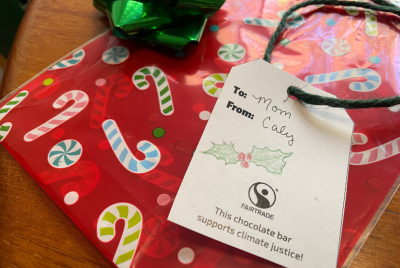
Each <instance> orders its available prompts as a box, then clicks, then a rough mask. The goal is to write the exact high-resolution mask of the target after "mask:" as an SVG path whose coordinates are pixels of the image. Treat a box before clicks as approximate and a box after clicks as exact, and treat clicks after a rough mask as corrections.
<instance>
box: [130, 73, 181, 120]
mask: <svg viewBox="0 0 400 268" xmlns="http://www.w3.org/2000/svg"><path fill="white" fill-rule="evenodd" d="M146 75H151V76H152V77H153V78H154V81H155V82H156V85H157V92H158V103H159V105H160V111H161V113H162V114H163V115H166V116H168V115H171V114H173V113H174V104H173V102H172V95H171V90H170V88H169V84H168V80H167V78H166V77H165V74H164V73H163V72H162V71H161V70H160V69H158V68H156V67H145V68H142V69H140V70H138V71H136V72H135V73H134V74H133V77H132V80H133V83H134V84H135V86H136V87H137V88H139V89H140V90H145V89H148V88H149V83H148V82H147V81H146V79H145V77H146Z"/></svg>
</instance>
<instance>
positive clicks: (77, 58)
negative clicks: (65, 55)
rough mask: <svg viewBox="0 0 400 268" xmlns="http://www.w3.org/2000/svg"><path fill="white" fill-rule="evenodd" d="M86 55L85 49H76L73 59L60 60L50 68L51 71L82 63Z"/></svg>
mask: <svg viewBox="0 0 400 268" xmlns="http://www.w3.org/2000/svg"><path fill="white" fill-rule="evenodd" d="M84 57H85V51H84V50H83V49H80V50H78V51H76V52H75V53H74V54H72V59H67V60H62V61H60V62H59V63H57V64H55V65H53V66H52V67H51V68H50V69H49V71H52V70H57V69H63V68H68V67H71V66H74V65H77V64H78V63H80V62H81V61H82V60H83V58H84Z"/></svg>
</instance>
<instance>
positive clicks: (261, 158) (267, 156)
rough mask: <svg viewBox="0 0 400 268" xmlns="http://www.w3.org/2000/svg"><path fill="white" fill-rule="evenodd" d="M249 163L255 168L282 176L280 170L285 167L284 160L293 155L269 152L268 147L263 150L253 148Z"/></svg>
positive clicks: (279, 151)
mask: <svg viewBox="0 0 400 268" xmlns="http://www.w3.org/2000/svg"><path fill="white" fill-rule="evenodd" d="M250 154H251V157H252V158H251V160H250V161H249V162H250V163H254V164H256V166H261V167H264V168H265V169H266V170H267V171H268V172H270V173H273V174H282V170H283V168H284V167H285V165H286V162H285V161H284V159H285V158H287V157H289V156H291V155H292V154H293V153H283V152H282V151H281V150H276V151H271V150H270V149H268V147H265V148H264V149H260V148H257V147H255V146H253V151H252V152H251V153H250Z"/></svg>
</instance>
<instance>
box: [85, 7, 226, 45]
mask: <svg viewBox="0 0 400 268" xmlns="http://www.w3.org/2000/svg"><path fill="white" fill-rule="evenodd" d="M224 2H225V0H139V1H134V0H93V4H94V6H95V7H96V8H97V9H98V10H100V11H102V12H103V13H105V14H107V15H108V18H109V20H110V23H111V27H112V29H113V33H114V35H115V36H117V37H119V38H122V39H140V40H143V41H147V42H151V43H155V44H161V45H165V46H168V47H171V48H174V49H178V50H181V49H182V48H183V47H184V46H185V45H186V44H188V43H189V42H197V43H198V42H199V41H200V38H201V35H202V33H203V30H204V27H205V25H206V22H207V18H208V17H210V16H211V15H213V14H214V13H215V12H217V11H218V10H219V9H220V8H221V6H222V5H223V4H224Z"/></svg>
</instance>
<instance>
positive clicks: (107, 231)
mask: <svg viewBox="0 0 400 268" xmlns="http://www.w3.org/2000/svg"><path fill="white" fill-rule="evenodd" d="M120 219H122V220H124V221H125V228H124V232H123V233H122V236H121V240H120V241H119V245H118V248H117V251H116V252H115V255H114V258H113V262H114V263H115V264H116V265H117V266H118V267H119V268H129V267H130V266H131V263H132V260H133V257H134V256H135V250H136V248H137V246H138V242H139V237H140V233H141V230H142V214H141V213H140V211H139V209H138V208H137V207H135V206H134V205H131V204H129V203H117V204H114V205H111V206H109V207H108V208H106V209H105V210H104V211H103V212H102V213H101V215H100V217H99V220H98V222H97V238H98V239H99V240H100V241H101V242H104V243H107V242H110V241H111V240H113V239H114V237H115V232H116V231H115V223H116V221H117V220H120Z"/></svg>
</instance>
